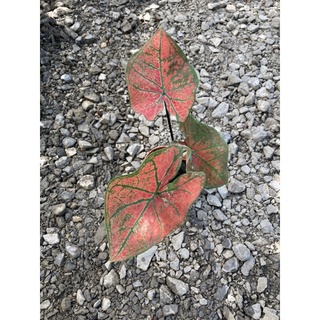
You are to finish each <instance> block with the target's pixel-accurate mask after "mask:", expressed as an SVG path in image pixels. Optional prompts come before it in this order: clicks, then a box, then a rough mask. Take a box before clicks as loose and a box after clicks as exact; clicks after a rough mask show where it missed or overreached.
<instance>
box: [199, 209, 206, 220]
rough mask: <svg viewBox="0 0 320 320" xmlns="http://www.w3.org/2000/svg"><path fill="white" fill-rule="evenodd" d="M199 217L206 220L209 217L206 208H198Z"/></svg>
mask: <svg viewBox="0 0 320 320" xmlns="http://www.w3.org/2000/svg"><path fill="white" fill-rule="evenodd" d="M197 217H198V219H199V220H205V219H207V217H208V214H207V212H206V211H204V210H198V212H197Z"/></svg>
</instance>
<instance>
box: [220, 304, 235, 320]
mask: <svg viewBox="0 0 320 320" xmlns="http://www.w3.org/2000/svg"><path fill="white" fill-rule="evenodd" d="M222 313H223V315H224V317H225V320H235V318H234V316H233V314H232V312H231V311H230V309H229V308H228V307H227V306H226V305H224V306H223V309H222Z"/></svg>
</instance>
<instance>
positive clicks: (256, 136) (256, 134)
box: [251, 126, 268, 142]
mask: <svg viewBox="0 0 320 320" xmlns="http://www.w3.org/2000/svg"><path fill="white" fill-rule="evenodd" d="M267 136H268V133H267V132H266V131H264V129H263V127H261V126H260V127H252V128H251V137H252V140H253V141H255V142H259V141H262V140H264V139H265V138H266V137H267Z"/></svg>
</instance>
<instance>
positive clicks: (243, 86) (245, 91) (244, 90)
mask: <svg viewBox="0 0 320 320" xmlns="http://www.w3.org/2000/svg"><path fill="white" fill-rule="evenodd" d="M238 92H240V93H241V94H242V95H244V96H247V95H248V94H249V85H248V84H247V83H246V82H241V83H240V84H239V87H238Z"/></svg>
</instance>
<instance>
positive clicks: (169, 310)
mask: <svg viewBox="0 0 320 320" xmlns="http://www.w3.org/2000/svg"><path fill="white" fill-rule="evenodd" d="M162 313H163V316H165V317H168V316H172V315H175V314H177V313H178V305H177V304H168V305H165V306H163V307H162Z"/></svg>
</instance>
